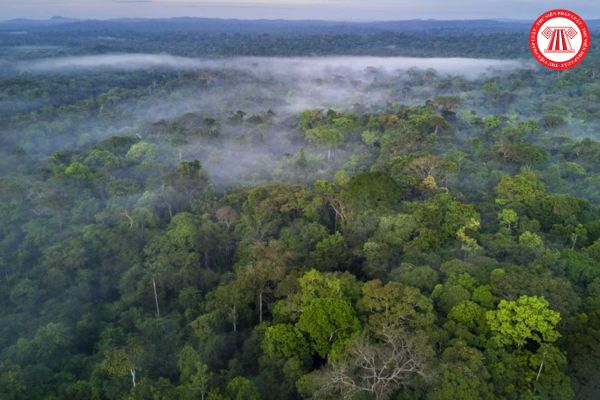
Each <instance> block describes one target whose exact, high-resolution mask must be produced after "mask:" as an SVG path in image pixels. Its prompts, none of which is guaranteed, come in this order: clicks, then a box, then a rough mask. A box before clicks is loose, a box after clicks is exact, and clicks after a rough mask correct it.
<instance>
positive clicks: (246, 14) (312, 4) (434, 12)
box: [0, 0, 600, 21]
mask: <svg viewBox="0 0 600 400" xmlns="http://www.w3.org/2000/svg"><path fill="white" fill-rule="evenodd" d="M553 8H567V9H569V10H571V11H574V12H576V13H578V14H579V15H580V16H581V17H582V18H584V19H592V18H594V19H595V18H600V1H598V0H570V1H568V2H567V1H563V2H557V1H552V0H547V1H542V0H456V1H450V0H226V1H220V0H25V1H24V0H0V20H6V19H12V18H36V19H45V18H49V17H52V16H63V17H72V18H86V19H87V18H93V19H108V18H120V17H129V18H157V17H160V18H165V17H186V16H187V17H210V18H239V19H321V20H345V21H374V20H406V19H430V18H431V19H480V18H496V19H499V18H502V19H504V18H508V19H524V20H531V19H534V18H536V17H537V16H538V15H540V14H542V13H543V12H544V11H547V10H550V9H553Z"/></svg>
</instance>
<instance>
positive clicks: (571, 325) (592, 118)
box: [0, 25, 600, 400]
mask: <svg viewBox="0 0 600 400" xmlns="http://www.w3.org/2000/svg"><path fill="white" fill-rule="evenodd" d="M0 26H1V25H0ZM494 26H495V25H494ZM513 28H514V27H512V28H510V29H509V28H507V31H504V30H501V31H497V30H495V29H496V28H493V29H492V28H490V29H491V30H490V31H488V32H487V33H486V35H490V37H493V38H496V39H497V40H496V41H495V42H494V43H495V44H494V46H496V47H494V48H492V49H491V50H490V49H489V48H487V47H486V48H484V47H482V46H480V45H478V44H477V43H478V41H479V39H478V38H477V37H476V36H475V35H474V33H473V32H472V31H469V30H468V29H467V30H465V31H463V30H461V29H458V28H456V27H453V28H452V29H450V32H451V34H450V35H441V34H439V35H438V33H436V32H430V33H429V34H424V35H421V37H423V41H425V42H426V43H428V46H426V47H419V46H420V44H419V42H418V41H405V40H404V38H406V37H408V36H410V35H416V33H415V32H413V31H393V30H392V31H389V32H385V31H384V32H379V31H377V32H366V33H365V32H363V33H361V34H356V33H354V34H352V33H340V32H338V33H335V32H333V33H332V32H325V33H323V32H316V33H315V34H314V35H310V34H309V33H307V32H299V33H296V34H294V33H293V32H292V33H290V32H286V33H285V34H282V33H281V32H279V33H269V34H265V33H261V34H254V33H247V32H246V33H239V32H238V33H231V34H225V33H214V32H213V33H205V32H192V31H185V30H182V31H177V30H175V31H174V32H167V31H165V32H164V34H163V35H158V34H157V33H156V32H150V31H147V32H123V31H121V30H119V29H113V30H112V31H111V30H110V28H108V27H104V26H103V25H102V26H101V28H97V30H88V31H86V32H87V33H86V32H84V33H82V36H81V37H79V38H78V37H76V36H77V35H73V34H72V31H69V29H67V28H64V27H63V28H56V27H54V28H51V27H48V28H40V27H38V28H35V29H33V28H31V32H30V35H14V34H10V33H7V32H9V31H6V29H0V30H2V32H0V35H2V36H0V37H1V38H2V40H6V42H5V43H6V45H3V47H1V52H2V53H1V54H2V57H3V60H2V61H1V62H5V63H9V62H13V61H15V60H17V61H18V62H23V63H27V62H30V61H31V60H39V59H44V58H46V57H59V56H60V57H62V56H77V55H82V54H107V53H111V52H122V53H125V52H127V53H131V52H135V53H143V52H155V51H164V52H170V53H172V54H177V53H178V52H186V51H187V50H186V49H188V48H192V47H194V48H195V51H196V52H197V53H193V54H187V55H188V56H209V55H210V56H214V55H215V54H217V53H218V54H219V55H229V54H233V55H241V54H250V55H254V56H264V55H273V54H272V52H274V51H277V52H278V54H277V55H293V56H300V55H306V53H307V52H309V53H310V54H352V53H355V54H357V53H361V52H362V53H365V54H372V55H376V54H380V53H381V49H382V48H389V49H394V50H390V51H392V52H395V51H398V53H399V54H402V55H419V56H429V55H436V56H447V55H453V56H457V55H458V56H462V57H467V56H476V57H488V58H493V56H492V55H493V54H495V55H496V57H500V56H501V55H502V54H503V52H504V51H506V53H507V54H512V55H513V56H514V57H518V55H519V54H520V53H517V54H515V53H512V52H510V51H509V50H510V49H512V48H514V47H515V46H517V45H516V44H515V42H514V40H513V39H514V38H522V37H523V34H522V33H521V32H520V31H519V30H518V29H517V30H513ZM44 29H46V30H44ZM290 29H291V28H290ZM323 29H324V28H323ZM365 29H366V28H365ZM444 29H446V30H443V29H442V30H443V31H444V32H445V33H448V29H449V28H448V27H446V28H444ZM156 35H158V36H160V37H161V38H162V39H161V40H163V41H162V42H161V41H156V40H155V39H156ZM87 37H94V38H95V39H93V40H91V41H89V42H86V41H85V40H83V39H82V38H87ZM99 37H103V38H99ZM107 37H112V38H113V39H107ZM123 37H126V38H127V40H126V41H121V40H120V39H123ZM215 37H216V38H217V40H214V39H215ZM456 37H460V38H461V39H462V40H460V41H457V40H456ZM594 39H595V40H597V38H596V37H595V36H594V38H593V40H594ZM384 43H385V46H396V47H382V46H384ZM406 43H412V45H408V44H406ZM403 44H406V46H405V47H402V45H403ZM209 45H210V46H215V48H214V49H213V50H214V51H212V52H211V51H209V50H207V46H209ZM446 45H447V46H446ZM54 46H59V47H54ZM178 46H180V47H178ZM278 46H279V47H278ZM411 46H412V47H411ZM461 46H465V47H464V48H463V47H461ZM503 46H506V47H503ZM274 48H275V49H277V50H273V49H274ZM442 48H444V49H446V50H445V51H441V50H439V49H442ZM173 49H174V50H173ZM177 49H178V50H177ZM240 49H243V50H240ZM332 49H333V50H332ZM348 49H354V50H355V51H350V50H348ZM507 49H509V50H507ZM170 50H173V51H170ZM388 55H392V54H388ZM344 60H345V61H344V62H352V58H347V59H344ZM263 61H264V60H263ZM288 61H289V60H288ZM354 61H355V62H357V63H358V60H354ZM235 62H236V61H235V60H231V61H228V59H225V63H230V64H231V65H234V66H233V67H230V68H223V69H221V70H215V69H214V68H202V67H194V68H188V69H185V70H180V69H178V68H166V69H165V68H160V67H144V68H136V69H132V70H114V69H110V68H108V69H102V68H100V69H95V70H93V71H46V72H39V71H38V72H34V71H28V70H23V71H20V72H18V73H15V71H13V70H10V69H7V70H4V72H2V78H1V80H0V85H1V87H2V89H1V90H0V156H1V157H0V398H2V399H7V400H8V399H15V400H16V399H203V400H204V399H210V400H219V399H224V400H225V399H226V400H229V399H232V400H233V399H244V400H251V399H273V400H275V399H300V398H319V399H336V398H345V399H398V400H408V399H424V400H425V399H426V400H443V399H465V400H467V399H507V400H512V399H593V398H598V397H599V396H600V372H599V369H598V368H597V367H598V365H599V364H598V363H599V362H600V208H599V205H600V162H599V161H600V142H599V141H598V139H599V138H600V136H599V135H598V126H599V122H600V80H599V79H598V77H599V76H600V63H598V55H597V52H596V53H594V51H591V52H590V54H589V56H588V59H586V60H585V61H584V62H583V63H582V64H581V65H580V66H578V67H577V68H575V69H573V70H569V71H564V72H560V73H557V72H549V71H545V70H542V69H541V68H540V67H535V66H533V65H530V64H528V63H527V62H521V61H519V62H518V63H517V64H516V65H513V64H510V67H505V68H501V70H499V69H498V68H497V66H498V65H505V64H494V65H496V69H487V68H484V69H483V70H481V71H480V70H479V69H477V71H478V72H477V73H475V72H473V71H475V70H473V71H471V72H470V73H469V74H467V72H466V71H465V70H466V69H468V68H467V67H466V64H465V68H464V70H461V68H457V69H456V70H455V71H453V72H445V73H442V72H440V71H436V70H435V69H422V68H404V69H394V70H389V69H386V68H385V67H383V66H381V65H379V66H378V65H377V64H375V65H372V66H371V67H370V68H365V69H360V70H359V69H356V68H355V69H351V70H348V69H344V68H343V67H344V66H341V65H340V64H339V61H338V63H337V64H336V63H333V61H331V60H329V59H325V60H323V59H321V58H317V57H315V58H312V59H311V58H307V59H302V60H300V61H298V63H299V64H298V65H296V67H295V68H296V69H293V70H289V71H283V73H281V72H273V71H269V69H268V68H266V69H265V68H264V65H263V64H260V62H259V61H257V63H258V64H256V65H252V67H253V68H250V69H249V70H248V69H244V68H245V67H240V66H239V65H238V66H235V65H236V64H235ZM270 62H273V64H272V65H281V64H277V63H281V62H282V61H281V60H278V59H268V62H267V64H269V63H270ZM284 62H287V61H284ZM313 62H314V63H317V64H318V63H321V64H319V65H325V67H324V68H321V67H319V68H316V67H315V68H313V69H308V66H310V65H311V63H313ZM360 62H361V63H364V62H367V63H368V62H374V63H376V61H374V60H367V61H365V60H364V59H362V60H361V61H360ZM402 62H404V61H402ZM429 62H430V61H429ZM440 62H443V60H442V61H440ZM465 62H467V61H465ZM331 63H333V64H331ZM284 65H287V64H284ZM361 65H362V64H361ZM469 65H471V66H472V64H469ZM478 65H479V64H478ZM486 65H487V64H486ZM506 65H508V64H506ZM298 66H299V67H298ZM303 68H304V69H303ZM469 68H470V67H469ZM477 68H480V67H477ZM298 71H304V72H298ZM344 71H346V72H348V71H350V72H348V74H347V75H344V74H343V72H344ZM333 93H335V95H333Z"/></svg>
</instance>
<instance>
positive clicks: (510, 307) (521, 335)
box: [486, 296, 560, 347]
mask: <svg viewBox="0 0 600 400" xmlns="http://www.w3.org/2000/svg"><path fill="white" fill-rule="evenodd" d="M486 318H487V321H488V324H489V325H490V329H491V331H492V334H493V338H494V340H495V341H496V342H497V343H498V344H501V345H508V346H510V345H515V346H517V347H522V346H524V345H525V344H526V342H527V340H533V341H535V342H537V343H540V344H541V343H552V342H554V341H556V340H557V339H558V338H559V337H560V334H559V333H558V332H557V331H556V328H555V327H556V324H557V323H558V321H560V314H559V313H558V312H556V311H553V310H551V309H549V308H548V302H547V301H546V300H545V299H544V298H543V297H536V296H521V297H520V298H519V299H518V300H516V301H506V300H501V301H500V303H499V304H498V309H497V310H495V311H488V312H487V314H486Z"/></svg>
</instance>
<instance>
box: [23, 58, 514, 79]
mask: <svg viewBox="0 0 600 400" xmlns="http://www.w3.org/2000/svg"><path fill="white" fill-rule="evenodd" d="M523 66H524V63H523V62H522V61H519V60H493V59H476V58H417V57H362V56H343V57H290V58H285V57H235V58H224V59H200V58H189V57H177V56H172V55H168V54H104V55H90V56H77V57H56V58H46V59H39V60H34V61H29V62H23V63H20V64H19V69H20V70H29V71H33V72H38V73H44V72H63V73H69V72H77V71H84V70H96V69H100V70H103V69H111V70H124V71H133V70H140V69H152V68H163V69H172V70H194V69H216V70H228V69H229V70H244V71H249V72H254V73H270V74H275V75H290V74H291V75H294V76H302V77H313V76H315V75H318V74H319V73H333V72H339V73H348V72H349V73H364V72H365V70H367V69H369V68H375V69H377V70H379V71H380V72H387V73H393V72H395V71H402V70H408V69H411V68H417V69H435V70H436V71H437V72H438V73H441V74H456V75H462V76H465V77H468V78H474V77H476V76H477V75H480V74H483V73H485V72H488V71H489V70H504V69H513V68H519V67H523Z"/></svg>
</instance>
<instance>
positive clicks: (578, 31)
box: [529, 9, 590, 71]
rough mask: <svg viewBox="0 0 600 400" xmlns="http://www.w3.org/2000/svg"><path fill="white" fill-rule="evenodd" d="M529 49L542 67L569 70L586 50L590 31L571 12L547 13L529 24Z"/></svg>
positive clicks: (551, 11) (582, 56) (578, 61)
mask: <svg viewBox="0 0 600 400" xmlns="http://www.w3.org/2000/svg"><path fill="white" fill-rule="evenodd" d="M529 47H530V48H531V52H532V53H533V56H534V57H535V59H536V60H537V61H538V62H539V63H540V64H542V65H543V66H545V67H548V68H550V69H554V70H557V71H561V70H564V69H569V68H573V67H574V66H576V65H577V64H579V63H580V62H581V60H583V59H584V58H585V56H586V54H587V52H588V50H589V48H590V31H589V30H588V27H587V25H586V24H585V21H584V20H583V19H582V18H581V17H580V16H579V15H577V14H575V13H574V12H573V11H569V10H562V9H557V10H550V11H548V12H545V13H544V14H542V15H540V16H539V18H538V19H537V20H536V21H535V22H534V23H533V26H532V27H531V32H530V33H529Z"/></svg>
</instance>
